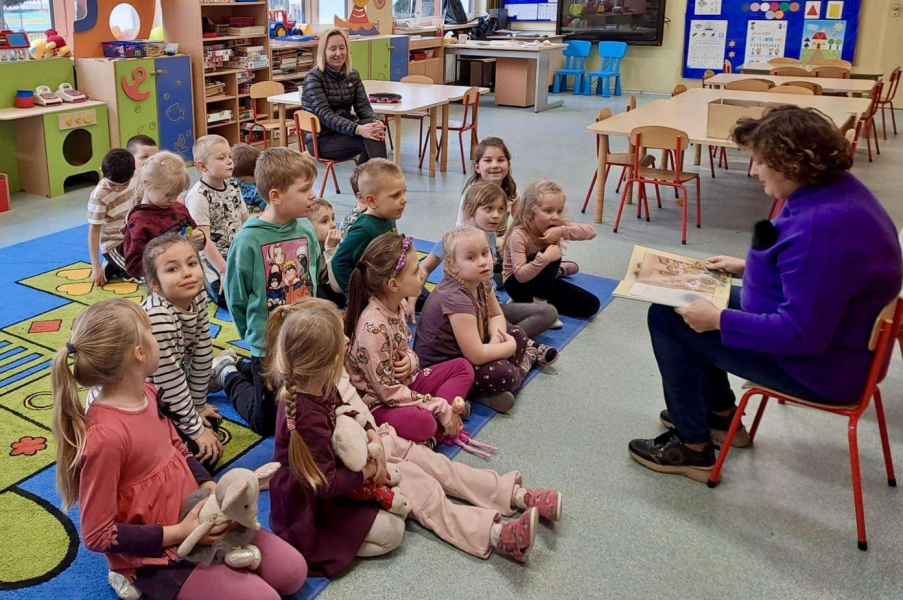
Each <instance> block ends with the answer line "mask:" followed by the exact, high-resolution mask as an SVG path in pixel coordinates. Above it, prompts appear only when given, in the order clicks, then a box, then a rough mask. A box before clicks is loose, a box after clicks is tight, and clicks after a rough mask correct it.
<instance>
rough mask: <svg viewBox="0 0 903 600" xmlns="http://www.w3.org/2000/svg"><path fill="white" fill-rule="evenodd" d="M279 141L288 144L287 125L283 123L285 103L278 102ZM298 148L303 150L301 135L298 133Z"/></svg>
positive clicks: (284, 144)
mask: <svg viewBox="0 0 903 600" xmlns="http://www.w3.org/2000/svg"><path fill="white" fill-rule="evenodd" d="M279 136H280V137H279V143H280V144H282V145H283V146H288V127H287V126H286V124H285V104H279ZM298 150H300V151H302V152H303V151H304V148H303V144H302V142H301V136H300V134H299V135H298Z"/></svg>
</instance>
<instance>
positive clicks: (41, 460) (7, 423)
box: [0, 226, 617, 600]
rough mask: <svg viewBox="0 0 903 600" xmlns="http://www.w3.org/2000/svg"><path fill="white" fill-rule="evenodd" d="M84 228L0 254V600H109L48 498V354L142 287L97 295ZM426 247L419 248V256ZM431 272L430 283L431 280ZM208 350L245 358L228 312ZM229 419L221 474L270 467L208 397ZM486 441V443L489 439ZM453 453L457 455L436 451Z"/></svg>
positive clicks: (316, 589) (265, 444) (480, 422)
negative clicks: (97, 310)
mask: <svg viewBox="0 0 903 600" xmlns="http://www.w3.org/2000/svg"><path fill="white" fill-rule="evenodd" d="M86 239H87V227H86V226H85V227H76V228H74V229H69V230H66V231H62V232H59V233H56V234H53V235H49V236H45V237H42V238H39V239H36V240H32V241H30V242H25V243H22V244H18V245H16V246H11V247H8V248H4V249H0V297H2V298H3V301H2V303H0V539H2V544H0V595H2V596H3V597H4V598H16V599H20V598H21V599H37V598H65V599H67V600H68V599H75V598H94V599H98V600H100V599H113V598H115V594H114V593H113V591H112V590H111V589H110V588H109V587H108V586H107V584H106V573H107V564H106V560H105V559H104V557H103V556H102V555H100V554H95V553H93V552H89V551H88V550H86V549H85V548H84V547H83V546H82V545H81V544H80V543H79V534H78V511H77V509H75V510H71V511H69V512H68V513H64V512H62V510H61V508H60V506H61V503H60V498H59V496H58V495H57V493H56V491H55V466H54V455H55V443H54V440H53V437H52V435H51V433H50V422H51V418H52V410H51V404H52V400H51V394H50V370H51V365H52V362H53V356H54V354H55V352H56V349H57V348H59V347H60V346H61V345H62V344H63V343H64V342H65V341H66V340H67V338H68V333H69V329H70V326H71V324H72V321H73V319H74V318H75V317H76V316H77V315H78V314H79V313H80V312H81V311H82V310H83V309H84V307H85V306H87V305H89V304H92V303H94V302H98V301H100V300H104V299H108V298H129V299H133V300H134V301H135V302H140V301H142V300H143V298H144V289H143V287H142V286H138V285H136V284H134V283H127V282H117V283H110V284H107V285H105V286H103V288H98V287H96V286H94V284H93V283H92V282H91V281H90V265H89V262H88V257H87V249H86V243H85V242H86ZM430 247H431V244H430V243H428V242H418V250H419V251H421V252H423V251H428V250H429V248H430ZM439 277H441V271H439V270H437V272H436V273H434V274H433V276H432V277H431V280H433V281H437V280H438V278H439ZM575 282H576V283H578V284H579V285H581V286H583V287H585V288H587V289H589V290H590V291H592V292H594V293H595V294H596V295H597V296H599V297H600V298H601V299H602V305H603V307H604V306H606V305H607V304H608V303H609V302H610V300H611V293H612V291H613V290H614V287H615V285H616V284H617V282H616V281H614V280H611V279H605V278H601V277H594V276H589V275H583V274H581V275H578V276H577V277H576V278H575ZM211 315H212V321H211V327H212V331H211V334H212V336H213V338H214V345H215V346H216V347H217V348H218V349H220V350H222V349H226V348H231V349H233V350H237V351H239V352H243V349H242V348H241V342H240V340H239V339H238V334H237V332H236V331H235V327H234V326H233V324H232V322H231V319H230V317H229V314H228V312H226V311H223V310H219V311H215V312H211ZM562 320H563V321H564V328H563V329H561V330H558V331H551V332H549V334H548V335H544V336H543V337H542V341H544V342H545V343H548V344H553V345H555V346H556V347H558V348H561V347H563V346H564V345H566V344H567V343H568V342H570V341H571V340H572V339H574V337H575V336H576V335H577V334H578V333H579V332H580V330H581V329H583V327H585V326H586V325H587V322H586V321H578V320H574V319H568V318H563V319H562ZM532 375H533V376H535V375H536V372H535V371H534V373H533V374H532ZM213 400H214V402H216V404H217V406H218V407H219V408H220V409H221V410H222V412H223V414H224V416H225V417H226V421H225V422H224V426H223V429H222V430H221V432H220V436H221V438H222V440H223V441H224V442H225V448H226V450H225V460H224V461H223V463H222V464H223V465H224V467H226V468H228V467H233V466H244V467H250V468H253V467H255V466H259V465H260V464H262V463H264V462H267V461H268V460H270V458H271V457H272V454H273V441H272V439H271V438H270V439H261V438H260V437H258V436H257V435H256V434H254V433H253V432H252V431H251V430H250V429H248V428H247V427H245V426H244V423H243V422H242V420H241V419H240V418H239V417H238V415H237V414H235V412H234V410H232V408H231V406H229V405H228V403H227V402H225V399H224V397H223V396H222V395H221V394H220V395H218V396H213ZM493 415H494V413H493V412H492V411H491V410H489V409H486V408H484V407H481V406H475V407H474V414H473V416H472V417H471V419H470V420H469V421H468V423H467V430H468V431H469V432H471V433H472V434H476V433H477V432H478V431H479V430H480V429H482V427H483V426H484V425H485V424H486V423H487V422H488V421H489V420H490V419H491V418H492V416H493ZM489 441H491V440H489ZM443 451H444V452H446V453H447V454H449V455H450V456H453V455H454V454H455V453H456V451H457V448H443ZM260 519H261V522H262V523H263V524H266V523H268V522H269V496H268V494H267V493H264V494H263V497H262V499H261V515H260ZM328 583H329V581H328V580H326V579H320V578H311V579H310V580H308V582H307V584H306V585H305V587H304V589H303V590H302V591H301V592H300V593H299V594H298V595H297V596H296V597H297V598H303V599H312V598H314V597H316V596H317V595H318V594H319V593H320V592H321V591H323V589H324V588H325V587H326V586H327V585H328Z"/></svg>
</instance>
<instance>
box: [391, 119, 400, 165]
mask: <svg viewBox="0 0 903 600" xmlns="http://www.w3.org/2000/svg"><path fill="white" fill-rule="evenodd" d="M392 123H393V124H394V125H395V140H394V143H395V157H394V158H395V164H396V165H399V166H401V117H400V116H397V115H396V116H393V117H392Z"/></svg>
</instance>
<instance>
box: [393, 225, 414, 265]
mask: <svg viewBox="0 0 903 600" xmlns="http://www.w3.org/2000/svg"><path fill="white" fill-rule="evenodd" d="M413 242H414V238H412V237H409V236H405V234H401V254H400V255H399V256H398V262H397V263H395V274H396V275H398V274H399V273H401V272H402V271H403V270H404V267H405V265H406V264H407V262H408V251H410V249H411V244H412V243H413Z"/></svg>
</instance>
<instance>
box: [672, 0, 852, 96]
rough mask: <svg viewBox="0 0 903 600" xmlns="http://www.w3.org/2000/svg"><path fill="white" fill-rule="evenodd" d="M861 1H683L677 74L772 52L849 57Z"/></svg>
mask: <svg viewBox="0 0 903 600" xmlns="http://www.w3.org/2000/svg"><path fill="white" fill-rule="evenodd" d="M861 4H862V0H816V1H812V0H793V1H792V2H790V1H787V2H785V1H781V2H756V1H750V0H687V15H686V30H685V32H684V54H683V59H684V60H683V76H684V77H686V78H691V79H692V78H695V79H701V78H702V76H703V74H704V73H705V71H706V70H707V69H711V70H713V71H715V72H716V73H717V72H720V71H722V70H723V69H724V61H725V60H729V61H730V62H731V65H732V66H733V68H734V70H735V71H736V70H738V69H739V68H740V67H741V66H742V65H743V64H745V63H764V62H768V60H770V59H772V58H774V57H776V56H786V57H790V58H799V59H801V60H803V62H809V61H811V60H812V59H813V58H817V57H822V58H842V59H844V60H848V61H850V62H852V61H853V53H854V52H855V49H856V34H857V32H858V29H859V8H860V6H861Z"/></svg>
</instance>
